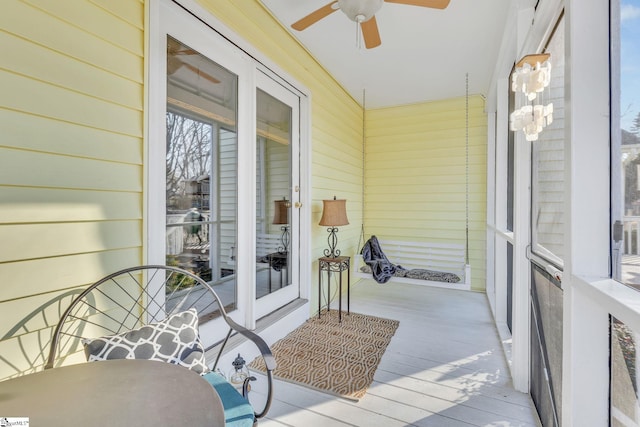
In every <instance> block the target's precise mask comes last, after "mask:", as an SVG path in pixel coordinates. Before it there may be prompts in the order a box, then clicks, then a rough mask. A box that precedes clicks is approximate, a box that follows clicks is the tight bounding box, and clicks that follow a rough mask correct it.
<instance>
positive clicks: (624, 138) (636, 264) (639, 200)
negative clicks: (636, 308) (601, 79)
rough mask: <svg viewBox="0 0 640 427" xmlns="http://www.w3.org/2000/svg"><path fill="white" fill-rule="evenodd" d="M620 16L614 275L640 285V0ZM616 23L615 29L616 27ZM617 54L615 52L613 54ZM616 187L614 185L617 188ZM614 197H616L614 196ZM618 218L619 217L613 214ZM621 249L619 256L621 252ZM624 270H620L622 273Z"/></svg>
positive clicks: (630, 0) (625, 2)
mask: <svg viewBox="0 0 640 427" xmlns="http://www.w3.org/2000/svg"><path fill="white" fill-rule="evenodd" d="M619 6H620V8H619V10H620V16H619V28H617V30H618V31H619V43H620V48H619V58H620V63H619V64H614V70H615V69H616V67H615V65H618V69H619V76H618V77H619V82H620V88H619V92H618V91H616V90H614V93H616V92H618V93H619V97H620V100H619V110H618V111H619V120H615V117H614V120H613V121H612V123H613V130H612V140H613V141H614V143H618V144H620V147H621V148H620V151H619V153H620V155H621V157H622V159H621V163H620V166H621V174H620V175H621V177H620V181H621V182H620V187H619V191H620V194H621V197H619V200H622V202H621V203H622V205H623V207H622V224H623V227H622V230H621V231H622V233H621V235H619V236H614V239H615V238H616V237H617V238H618V240H619V238H622V241H618V242H615V244H614V249H616V251H615V252H614V256H613V257H612V258H613V259H614V262H615V263H616V264H614V269H613V271H614V277H615V278H616V279H621V280H622V281H623V282H624V283H627V284H628V285H632V286H633V287H635V288H639V287H640V246H639V243H640V0H622V1H621V2H620V5H619ZM615 28H616V27H614V31H615ZM612 56H613V57H614V58H615V57H616V52H614V54H613V55H612ZM614 111H615V109H614ZM614 191H615V189H614ZM614 200H615V198H614ZM614 219H616V218H614ZM620 252H622V258H621V259H620V257H619V253H620ZM620 271H621V273H620Z"/></svg>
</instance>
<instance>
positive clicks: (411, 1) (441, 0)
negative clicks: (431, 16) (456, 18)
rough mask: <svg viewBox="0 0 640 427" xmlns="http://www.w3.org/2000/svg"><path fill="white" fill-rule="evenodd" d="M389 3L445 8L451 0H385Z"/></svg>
mask: <svg viewBox="0 0 640 427" xmlns="http://www.w3.org/2000/svg"><path fill="white" fill-rule="evenodd" d="M384 1H385V2H387V3H399V4H408V5H410V6H422V7H431V8H433V9H444V8H446V7H447V6H449V1H450V0H384Z"/></svg>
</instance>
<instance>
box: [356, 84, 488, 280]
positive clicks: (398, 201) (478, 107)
mask: <svg viewBox="0 0 640 427" xmlns="http://www.w3.org/2000/svg"><path fill="white" fill-rule="evenodd" d="M465 110H466V109H465V99H464V98H457V99H449V100H444V101H438V102H429V103H424V104H416V105H407V106H402V107H395V108H385V109H379V110H371V111H367V113H366V119H367V122H366V123H367V127H366V135H367V141H366V150H365V151H366V152H365V159H366V167H365V235H366V236H367V237H368V236H370V235H372V234H374V235H376V236H378V237H380V238H384V239H388V240H411V241H424V242H454V243H463V244H464V243H465V240H466V239H465V234H466V233H465V230H466V161H465V160H466V155H467V153H466V144H465V141H466V136H465V135H466V126H465V124H466V114H465ZM486 134H487V130H486V115H485V113H484V101H483V99H482V98H481V97H479V96H475V97H471V98H470V99H469V239H470V244H469V258H470V263H471V269H472V281H471V283H472V287H473V289H475V290H484V289H485V249H484V248H485V231H484V229H485V224H486V221H485V219H486V203H485V200H486V163H487V159H486V145H487V144H486ZM383 249H384V248H383Z"/></svg>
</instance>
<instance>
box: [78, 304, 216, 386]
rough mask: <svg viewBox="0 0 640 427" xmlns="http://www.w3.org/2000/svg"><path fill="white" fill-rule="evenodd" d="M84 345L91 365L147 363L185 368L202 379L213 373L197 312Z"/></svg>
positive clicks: (174, 316)
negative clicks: (116, 361)
mask: <svg viewBox="0 0 640 427" xmlns="http://www.w3.org/2000/svg"><path fill="white" fill-rule="evenodd" d="M83 344H84V351H85V355H86V356H87V360H88V361H89V362H93V361H98V360H110V359H147V360H158V361H161V362H167V363H173V364H175V365H180V366H184V367H185V368H188V369H191V370H192V371H195V372H197V373H198V374H201V375H202V374H206V373H207V372H209V368H208V367H207V364H206V361H205V357H204V347H203V346H202V343H201V342H200V337H199V335H198V312H197V311H196V309H195V308H192V309H190V310H187V311H183V312H180V313H176V314H174V315H172V316H169V317H168V318H166V319H165V320H163V321H161V322H158V323H151V324H149V325H145V326H142V327H141V328H139V329H133V330H131V331H129V332H125V333H122V334H118V335H111V336H106V337H100V338H95V339H85V340H83Z"/></svg>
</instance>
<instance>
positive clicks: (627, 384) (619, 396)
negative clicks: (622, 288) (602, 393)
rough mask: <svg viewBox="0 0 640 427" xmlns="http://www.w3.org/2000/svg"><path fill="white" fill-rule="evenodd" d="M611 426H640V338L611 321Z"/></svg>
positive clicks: (622, 324) (615, 321)
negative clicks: (639, 342)
mask: <svg viewBox="0 0 640 427" xmlns="http://www.w3.org/2000/svg"><path fill="white" fill-rule="evenodd" d="M610 335H611V356H610V358H611V425H612V426H640V409H639V408H640V400H639V399H638V373H639V372H638V358H637V355H638V334H637V333H635V332H634V331H633V330H632V329H631V328H629V327H628V326H627V325H625V324H624V323H622V322H621V321H619V320H618V319H616V318H615V317H613V316H612V317H611V334H610Z"/></svg>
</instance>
